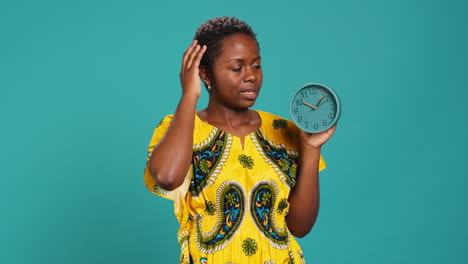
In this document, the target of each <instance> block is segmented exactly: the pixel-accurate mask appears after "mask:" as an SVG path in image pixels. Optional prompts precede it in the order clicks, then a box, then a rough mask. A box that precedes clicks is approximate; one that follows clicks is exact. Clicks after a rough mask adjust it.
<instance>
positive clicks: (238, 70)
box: [231, 67, 242, 72]
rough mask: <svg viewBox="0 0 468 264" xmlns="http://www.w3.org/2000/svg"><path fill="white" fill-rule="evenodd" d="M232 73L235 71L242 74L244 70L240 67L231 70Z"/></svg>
mask: <svg viewBox="0 0 468 264" xmlns="http://www.w3.org/2000/svg"><path fill="white" fill-rule="evenodd" d="M231 70H232V71H235V72H240V71H241V70H242V67H239V68H234V69H231Z"/></svg>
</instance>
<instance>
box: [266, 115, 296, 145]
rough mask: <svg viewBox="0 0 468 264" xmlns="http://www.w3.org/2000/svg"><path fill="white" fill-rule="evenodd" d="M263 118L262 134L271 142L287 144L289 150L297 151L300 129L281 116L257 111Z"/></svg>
mask: <svg viewBox="0 0 468 264" xmlns="http://www.w3.org/2000/svg"><path fill="white" fill-rule="evenodd" d="M257 112H258V114H259V115H260V117H261V118H262V126H261V129H262V132H263V134H264V135H265V136H266V137H267V138H268V139H269V140H271V141H273V142H276V143H280V144H285V145H287V146H288V147H289V148H292V149H296V148H297V146H298V143H299V136H300V135H299V132H300V130H299V128H298V127H297V126H296V124H294V123H293V122H291V121H290V120H288V119H285V118H283V117H281V116H278V115H275V114H272V113H268V112H264V111H257Z"/></svg>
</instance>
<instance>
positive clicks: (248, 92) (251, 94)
mask: <svg viewBox="0 0 468 264" xmlns="http://www.w3.org/2000/svg"><path fill="white" fill-rule="evenodd" d="M240 93H241V94H242V95H243V96H245V97H247V99H255V98H257V92H255V91H253V90H246V91H241V92H240Z"/></svg>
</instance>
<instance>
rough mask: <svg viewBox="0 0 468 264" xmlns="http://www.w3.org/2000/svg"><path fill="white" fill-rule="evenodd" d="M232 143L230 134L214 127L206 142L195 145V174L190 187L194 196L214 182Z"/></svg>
mask: <svg viewBox="0 0 468 264" xmlns="http://www.w3.org/2000/svg"><path fill="white" fill-rule="evenodd" d="M231 143H232V137H231V136H230V135H228V134H226V133H225V132H224V131H221V130H218V129H213V131H211V134H210V136H209V137H208V138H207V139H206V140H205V141H204V142H202V143H201V144H199V145H195V146H194V147H193V155H192V165H193V166H192V167H193V175H192V180H191V182H190V187H189V189H190V192H191V193H192V195H193V196H194V197H196V196H198V195H199V194H200V192H201V191H202V190H203V189H204V188H205V187H206V186H209V185H211V184H213V183H214V181H215V180H216V177H217V176H218V174H219V172H220V171H221V169H222V167H223V165H224V162H225V161H226V159H227V157H228V156H229V152H230V148H231Z"/></svg>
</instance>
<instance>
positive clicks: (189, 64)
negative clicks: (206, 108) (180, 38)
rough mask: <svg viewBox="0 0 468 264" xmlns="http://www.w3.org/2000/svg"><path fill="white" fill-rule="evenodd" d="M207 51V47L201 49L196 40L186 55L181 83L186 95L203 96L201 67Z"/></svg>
mask: <svg viewBox="0 0 468 264" xmlns="http://www.w3.org/2000/svg"><path fill="white" fill-rule="evenodd" d="M205 51H206V45H203V47H201V46H200V45H198V41H197V40H194V41H193V42H192V44H191V45H190V46H189V47H188V49H187V50H186V51H185V53H184V57H183V60H182V68H181V70H180V83H181V85H182V93H183V94H184V95H195V96H196V97H197V98H198V97H199V96H200V94H201V81H200V76H199V73H200V71H199V66H200V61H201V58H202V57H203V54H204V53H205Z"/></svg>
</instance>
